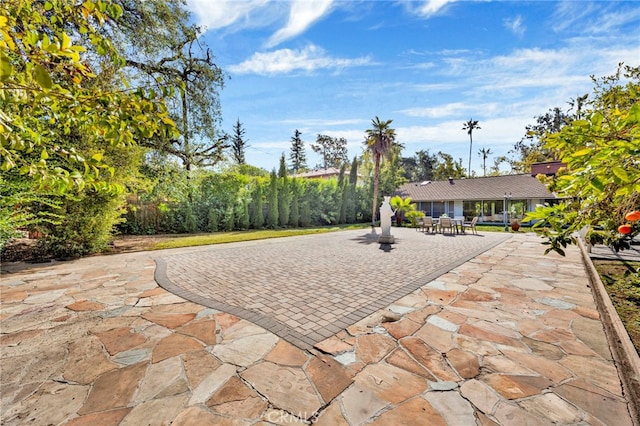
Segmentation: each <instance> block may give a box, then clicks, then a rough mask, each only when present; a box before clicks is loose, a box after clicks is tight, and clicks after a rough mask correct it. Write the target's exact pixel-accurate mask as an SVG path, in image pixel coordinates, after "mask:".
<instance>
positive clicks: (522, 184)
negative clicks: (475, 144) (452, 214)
mask: <svg viewBox="0 0 640 426" xmlns="http://www.w3.org/2000/svg"><path fill="white" fill-rule="evenodd" d="M427 182H428V183H427ZM505 193H511V198H512V199H551V198H557V197H556V196H555V194H553V193H551V192H549V190H548V189H547V187H546V186H545V185H544V184H543V183H542V182H540V181H539V180H538V179H536V177H535V176H531V175H530V174H522V175H502V176H487V177H480V178H471V179H453V180H452V181H451V182H450V181H449V180H439V181H425V182H410V183H407V184H404V185H402V186H401V187H400V188H398V190H397V191H396V193H395V194H396V195H400V196H402V197H411V200H412V201H415V202H418V201H445V200H447V201H455V200H501V199H503V198H504V194H505Z"/></svg>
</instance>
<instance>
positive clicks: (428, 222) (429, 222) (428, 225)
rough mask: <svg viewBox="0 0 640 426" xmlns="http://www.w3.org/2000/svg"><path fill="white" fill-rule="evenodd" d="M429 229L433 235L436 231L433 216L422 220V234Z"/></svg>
mask: <svg viewBox="0 0 640 426" xmlns="http://www.w3.org/2000/svg"><path fill="white" fill-rule="evenodd" d="M427 229H428V230H429V232H431V233H433V232H435V231H436V224H435V223H433V218H432V217H431V216H425V217H423V218H422V232H424V231H425V230H427Z"/></svg>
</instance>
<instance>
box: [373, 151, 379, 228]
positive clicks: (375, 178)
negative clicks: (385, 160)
mask: <svg viewBox="0 0 640 426" xmlns="http://www.w3.org/2000/svg"><path fill="white" fill-rule="evenodd" d="M374 156H375V167H374V170H373V210H372V214H371V226H376V208H377V207H378V187H379V185H380V154H374Z"/></svg>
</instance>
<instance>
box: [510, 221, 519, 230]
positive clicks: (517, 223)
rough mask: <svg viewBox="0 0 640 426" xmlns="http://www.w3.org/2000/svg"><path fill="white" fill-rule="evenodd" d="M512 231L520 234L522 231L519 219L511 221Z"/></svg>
mask: <svg viewBox="0 0 640 426" xmlns="http://www.w3.org/2000/svg"><path fill="white" fill-rule="evenodd" d="M511 229H512V230H513V231H514V232H518V229H520V222H518V219H513V220H512V221H511Z"/></svg>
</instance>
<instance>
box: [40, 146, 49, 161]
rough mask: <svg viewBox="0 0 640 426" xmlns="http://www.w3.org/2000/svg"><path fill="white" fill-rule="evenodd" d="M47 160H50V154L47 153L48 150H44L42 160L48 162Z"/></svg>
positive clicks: (41, 155) (41, 154)
mask: <svg viewBox="0 0 640 426" xmlns="http://www.w3.org/2000/svg"><path fill="white" fill-rule="evenodd" d="M47 158H49V154H48V153H47V150H46V148H45V149H43V150H42V152H41V153H40V159H42V160H46V159H47Z"/></svg>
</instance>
